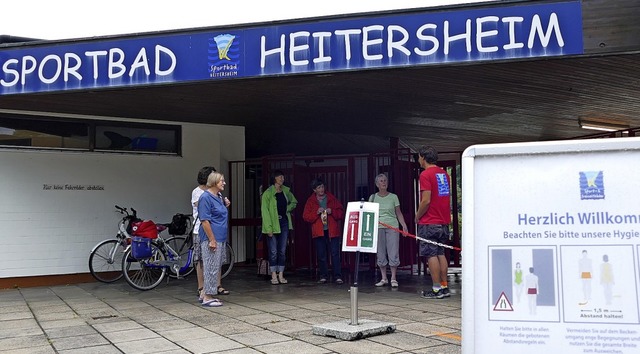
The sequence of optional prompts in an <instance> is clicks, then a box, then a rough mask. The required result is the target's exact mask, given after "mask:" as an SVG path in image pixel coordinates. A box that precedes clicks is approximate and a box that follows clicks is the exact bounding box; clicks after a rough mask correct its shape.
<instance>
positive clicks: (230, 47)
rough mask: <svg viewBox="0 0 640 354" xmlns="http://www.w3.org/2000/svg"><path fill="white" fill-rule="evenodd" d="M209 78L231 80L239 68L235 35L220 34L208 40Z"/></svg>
mask: <svg viewBox="0 0 640 354" xmlns="http://www.w3.org/2000/svg"><path fill="white" fill-rule="evenodd" d="M207 58H208V61H209V77H211V78H233V77H237V76H238V67H239V66H240V40H239V38H238V36H237V35H232V34H220V35H217V36H215V37H213V38H209V50H208V54H207Z"/></svg>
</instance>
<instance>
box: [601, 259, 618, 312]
mask: <svg viewBox="0 0 640 354" xmlns="http://www.w3.org/2000/svg"><path fill="white" fill-rule="evenodd" d="M600 284H601V285H602V287H603V289H604V299H605V301H606V304H607V305H611V299H612V298H613V285H614V284H615V279H614V278H613V267H612V266H611V263H609V256H607V255H606V254H605V255H604V256H602V264H601V265H600Z"/></svg>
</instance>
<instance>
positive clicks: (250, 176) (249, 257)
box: [227, 149, 460, 273]
mask: <svg viewBox="0 0 640 354" xmlns="http://www.w3.org/2000/svg"><path fill="white" fill-rule="evenodd" d="M414 155H415V154H413V153H412V152H411V151H410V150H409V149H398V150H393V151H390V152H385V153H375V154H367V155H344V156H305V157H298V156H294V155H281V156H268V157H263V158H260V159H250V160H245V161H232V162H230V163H229V171H230V173H229V178H228V179H227V180H228V187H227V188H228V190H230V193H231V194H230V198H231V200H232V201H234V200H235V201H236V202H233V203H232V206H231V214H230V230H231V242H232V244H233V247H234V249H235V250H236V254H237V257H238V259H237V261H238V262H246V263H257V261H258V260H260V259H266V258H268V256H267V253H266V239H265V237H263V236H262V234H261V219H260V195H261V193H262V191H264V190H265V189H266V188H268V187H269V186H270V184H271V181H270V177H269V176H270V175H271V173H272V172H273V171H275V170H280V171H282V172H283V173H284V176H285V185H287V186H289V187H291V191H292V192H293V194H294V195H295V196H296V199H297V200H298V205H297V207H296V209H295V210H294V212H293V213H292V223H293V228H294V229H293V230H292V231H291V232H290V234H289V241H288V243H289V245H288V248H287V263H288V264H287V268H288V269H290V270H292V271H295V270H300V269H307V270H310V271H311V272H315V271H316V259H315V254H316V252H315V249H314V243H313V242H312V239H311V232H310V230H311V228H310V225H309V224H308V223H306V222H305V221H304V220H303V218H302V212H303V210H304V205H305V202H306V200H307V198H309V197H310V196H311V195H312V193H313V192H312V188H311V182H312V180H313V179H314V178H321V179H322V180H323V181H324V182H325V186H326V188H327V191H329V192H330V193H332V194H334V195H335V196H336V197H337V198H338V200H340V201H341V202H342V204H343V206H344V207H345V208H346V206H347V203H349V202H353V201H361V200H364V201H366V200H368V199H369V196H370V195H371V194H373V193H375V192H376V187H375V177H376V176H377V175H378V174H380V173H385V174H386V175H387V177H388V179H389V191H390V192H393V193H395V194H397V195H398V199H399V200H400V207H401V209H402V213H403V216H404V218H405V220H406V221H407V224H408V227H409V230H408V232H410V233H411V234H413V235H415V232H416V230H415V224H414V223H413V220H414V215H415V210H416V208H417V196H418V176H419V174H420V172H421V169H420V167H419V166H418V164H417V163H416V162H415V161H416V159H415V156H414ZM441 156H442V157H444V159H442V160H441V161H439V163H438V164H439V165H440V166H442V167H443V168H445V169H446V170H447V172H449V175H450V176H451V184H452V191H453V192H452V198H451V200H452V213H453V218H452V220H453V222H452V226H451V230H452V243H453V245H454V246H457V247H459V246H460V230H459V212H460V208H459V199H460V198H459V186H460V183H459V178H458V176H459V169H460V158H459V156H460V153H442V154H441ZM400 250H401V251H400V261H401V266H400V269H401V270H410V271H411V272H412V273H413V272H414V271H415V269H416V268H417V269H418V271H419V270H420V265H419V264H420V263H421V262H420V259H419V258H420V257H419V256H418V245H417V243H416V241H415V239H413V238H410V237H401V239H400ZM361 257H362V259H361V262H360V264H361V269H363V270H364V269H375V268H376V265H375V255H373V254H371V255H369V254H361ZM448 257H449V258H450V264H451V265H452V266H458V267H459V266H460V254H459V252H450V253H449V254H448ZM355 263H356V262H355V254H348V253H343V255H342V267H343V268H344V269H349V270H350V271H353V270H354V267H355Z"/></svg>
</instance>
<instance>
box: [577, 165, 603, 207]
mask: <svg viewBox="0 0 640 354" xmlns="http://www.w3.org/2000/svg"><path fill="white" fill-rule="evenodd" d="M580 199H582V200H584V199H604V174H603V173H602V171H584V172H580Z"/></svg>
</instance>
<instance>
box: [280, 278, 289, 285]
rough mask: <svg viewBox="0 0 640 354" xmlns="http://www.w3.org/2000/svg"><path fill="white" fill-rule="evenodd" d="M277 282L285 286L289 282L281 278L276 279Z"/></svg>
mask: <svg viewBox="0 0 640 354" xmlns="http://www.w3.org/2000/svg"><path fill="white" fill-rule="evenodd" d="M278 281H279V282H280V284H286V283H288V282H289V281H288V280H287V279H285V278H283V277H282V276H280V277H279V278H278Z"/></svg>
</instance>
